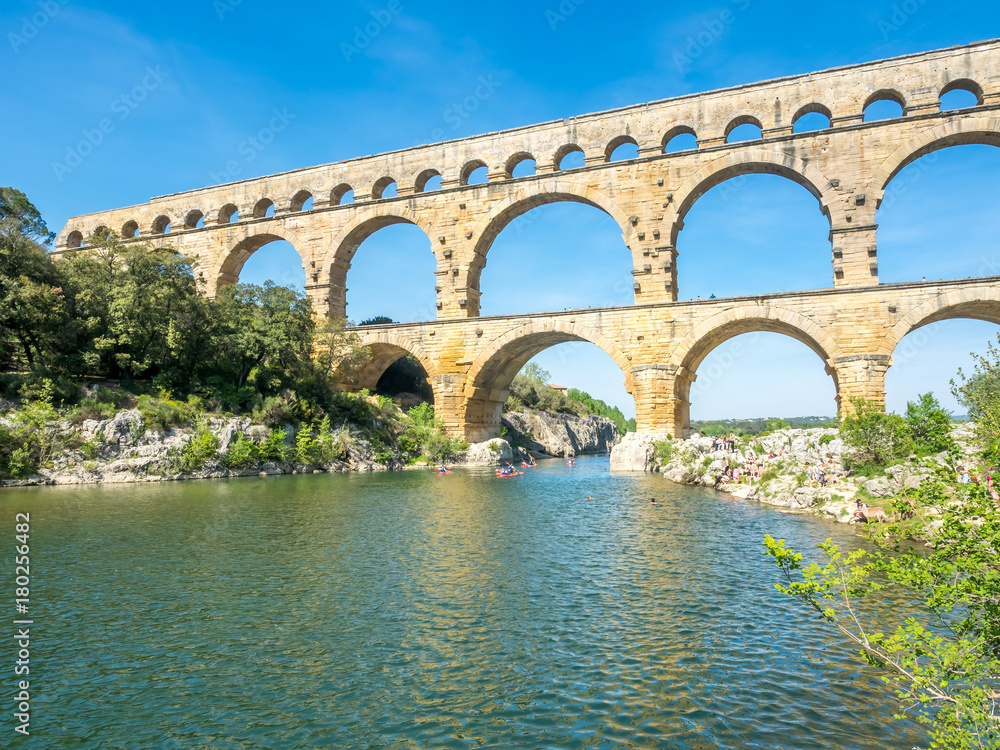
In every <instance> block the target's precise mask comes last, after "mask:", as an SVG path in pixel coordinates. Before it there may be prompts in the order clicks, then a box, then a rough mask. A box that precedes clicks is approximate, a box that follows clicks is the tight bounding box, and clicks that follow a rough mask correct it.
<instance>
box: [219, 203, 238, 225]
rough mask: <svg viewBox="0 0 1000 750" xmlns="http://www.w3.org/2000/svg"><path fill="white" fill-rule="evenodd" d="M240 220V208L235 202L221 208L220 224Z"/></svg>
mask: <svg viewBox="0 0 1000 750" xmlns="http://www.w3.org/2000/svg"><path fill="white" fill-rule="evenodd" d="M239 220H240V210H239V209H238V208H237V207H236V205H235V204H233V203H227V204H226V205H224V206H223V207H222V208H220V209H219V223H220V224H234V223H235V222H237V221H239Z"/></svg>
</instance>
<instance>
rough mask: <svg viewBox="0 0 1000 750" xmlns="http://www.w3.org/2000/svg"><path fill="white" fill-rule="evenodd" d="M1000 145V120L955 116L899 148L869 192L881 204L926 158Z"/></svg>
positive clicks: (880, 169) (883, 165)
mask: <svg viewBox="0 0 1000 750" xmlns="http://www.w3.org/2000/svg"><path fill="white" fill-rule="evenodd" d="M968 145H985V146H1000V117H954V118H951V119H949V120H947V121H946V122H944V123H941V124H940V125H938V126H936V127H933V128H928V129H927V130H926V131H924V132H923V133H921V134H920V135H918V136H917V137H916V138H913V139H912V140H910V141H907V142H906V143H904V144H903V145H902V146H899V147H898V148H897V149H896V150H895V151H893V152H892V153H891V154H890V155H889V156H888V157H886V158H885V159H884V160H883V161H882V163H881V164H880V165H879V166H878V169H876V170H875V173H874V174H873V175H872V176H871V179H869V180H868V185H867V189H868V190H869V191H871V192H872V193H873V194H874V195H875V197H876V201H877V203H881V202H882V198H883V197H884V195H885V189H886V188H887V187H888V185H889V183H890V182H892V180H893V178H894V177H895V176H896V175H898V174H899V173H900V172H901V171H902V170H903V169H904V168H905V167H907V166H908V165H910V164H912V163H913V162H915V161H916V160H917V159H919V158H921V157H922V156H927V155H928V154H930V153H933V152H934V151H939V150H940V149H943V148H948V147H950V146H968Z"/></svg>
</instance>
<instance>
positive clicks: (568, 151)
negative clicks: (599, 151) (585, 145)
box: [555, 144, 586, 171]
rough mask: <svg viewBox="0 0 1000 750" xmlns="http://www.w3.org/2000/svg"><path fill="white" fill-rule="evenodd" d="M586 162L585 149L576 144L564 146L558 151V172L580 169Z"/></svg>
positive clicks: (556, 161) (556, 160) (556, 163)
mask: <svg viewBox="0 0 1000 750" xmlns="http://www.w3.org/2000/svg"><path fill="white" fill-rule="evenodd" d="M585 164H586V162H585V161H584V158H583V149H582V148H580V147H579V146H577V145H576V144H569V145H567V146H563V147H562V148H560V149H559V150H558V151H556V157H555V165H556V169H558V170H560V171H561V170H565V169H579V168H580V167H582V166H584V165H585Z"/></svg>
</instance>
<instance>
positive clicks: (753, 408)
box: [678, 324, 838, 434]
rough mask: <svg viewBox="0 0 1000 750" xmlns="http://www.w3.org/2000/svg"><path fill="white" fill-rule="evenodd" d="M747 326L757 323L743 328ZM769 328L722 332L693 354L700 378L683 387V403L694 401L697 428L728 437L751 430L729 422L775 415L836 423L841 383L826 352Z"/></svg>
mask: <svg viewBox="0 0 1000 750" xmlns="http://www.w3.org/2000/svg"><path fill="white" fill-rule="evenodd" d="M748 327H753V324H748V325H747V326H744V327H742V328H748ZM770 327H771V328H772V330H767V328H768V326H762V327H761V328H760V329H759V330H751V331H749V332H738V331H740V328H741V327H733V328H732V329H730V330H723V331H720V332H718V333H717V334H715V335H713V337H712V339H711V340H710V341H708V342H705V344H704V345H703V347H702V348H701V350H699V351H696V352H693V353H692V354H693V356H691V357H690V358H689V362H690V366H691V369H690V370H689V371H690V372H693V373H694V374H695V376H696V378H695V380H694V382H691V383H686V382H679V384H678V385H679V391H680V393H679V394H678V395H679V396H680V397H681V400H683V401H688V402H690V422H691V424H690V426H691V428H692V429H695V430H699V431H702V432H703V433H709V434H719V432H720V430H725V432H727V433H728V432H730V431H735V430H739V429H741V428H742V429H746V428H748V427H750V425H737V424H734V423H733V422H732V421H730V420H748V421H749V420H763V419H767V418H771V417H775V418H779V419H786V420H791V419H795V418H812V421H813V423H815V424H820V423H823V422H825V421H836V420H837V415H838V403H837V384H836V380H835V377H833V376H831V373H828V372H827V365H826V361H825V360H826V359H827V356H826V353H825V352H823V351H822V349H821V348H819V347H818V346H817V345H815V344H814V343H806V342H804V341H803V340H802V339H803V336H802V335H801V334H799V335H793V334H792V333H790V332H789V331H780V332H779V331H775V330H773V328H775V327H776V326H770ZM817 355H819V356H817ZM685 389H686V391H687V392H686V395H685V393H684V391H685ZM683 426H685V425H682V427H683ZM760 426H762V425H760Z"/></svg>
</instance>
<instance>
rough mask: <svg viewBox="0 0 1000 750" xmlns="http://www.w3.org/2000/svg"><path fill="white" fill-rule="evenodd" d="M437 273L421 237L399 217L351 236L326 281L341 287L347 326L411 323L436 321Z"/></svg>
mask: <svg viewBox="0 0 1000 750" xmlns="http://www.w3.org/2000/svg"><path fill="white" fill-rule="evenodd" d="M436 271H437V260H436V258H435V256H434V252H433V249H432V247H431V241H430V238H429V237H428V236H427V235H426V234H425V233H424V231H423V230H422V229H421V228H420V227H418V226H416V225H415V224H413V223H411V222H409V221H407V220H406V219H403V218H402V217H398V216H384V217H379V218H378V219H373V220H371V221H369V222H366V223H365V224H363V225H362V226H360V227H359V228H358V229H357V230H355V232H354V233H352V236H351V237H350V238H349V239H348V240H347V241H346V242H345V243H344V245H343V246H342V247H341V248H340V249H339V251H338V261H337V262H335V265H334V269H333V271H332V275H331V281H332V282H333V283H334V284H335V285H337V284H339V283H342V284H343V286H344V287H345V300H346V305H347V310H346V312H347V316H348V318H349V319H350V320H353V321H363V320H367V319H370V318H376V317H387V318H390V319H392V320H394V321H396V322H399V323H411V322H414V321H419V320H433V319H434V318H435V317H437V307H436V302H437V293H436V292H435V290H434V286H435V284H436V279H437V277H436V276H435V272H436ZM341 275H342V278H343V281H342V282H340V281H338V279H339V278H341Z"/></svg>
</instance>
